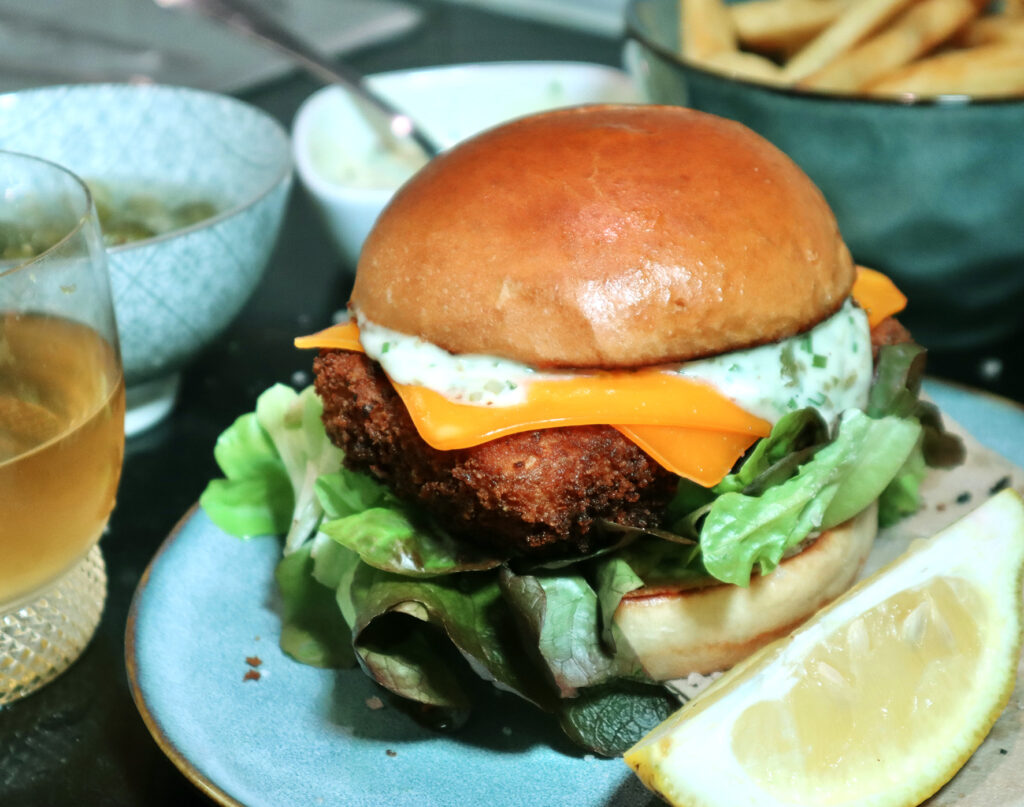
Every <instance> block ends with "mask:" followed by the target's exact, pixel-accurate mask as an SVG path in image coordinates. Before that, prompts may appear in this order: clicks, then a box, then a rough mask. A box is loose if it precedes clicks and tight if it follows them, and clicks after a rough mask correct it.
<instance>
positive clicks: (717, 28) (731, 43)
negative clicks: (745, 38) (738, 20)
mask: <svg viewBox="0 0 1024 807" xmlns="http://www.w3.org/2000/svg"><path fill="white" fill-rule="evenodd" d="M679 42H680V45H681V49H682V54H683V56H685V57H686V58H688V59H694V60H696V61H700V60H702V59H706V58H707V57H708V56H711V55H712V54H715V53H721V52H723V51H727V52H728V51H736V50H737V49H738V44H737V41H736V29H735V27H734V26H733V22H732V17H731V16H729V12H728V11H727V10H726V7H725V3H723V2H722V0H679Z"/></svg>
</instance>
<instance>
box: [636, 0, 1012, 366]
mask: <svg viewBox="0 0 1024 807" xmlns="http://www.w3.org/2000/svg"><path fill="white" fill-rule="evenodd" d="M996 2H997V3H998V5H997V6H991V7H990V6H989V5H988V0H739V1H738V2H731V3H730V2H723V0H631V1H630V3H629V6H628V8H627V16H626V20H627V22H626V25H627V36H628V42H627V45H626V51H625V62H626V65H627V68H628V69H629V71H630V72H631V73H632V74H633V75H634V78H635V79H636V80H637V81H638V83H639V84H640V85H641V86H642V87H643V89H644V90H645V92H646V94H647V95H648V97H649V98H650V99H651V100H652V101H654V102H657V103H669V104H679V105H683V106H689V107H693V108H695V109H701V110H704V111H707V112H712V113H714V114H717V115H722V116H723V117H727V118H732V119H734V120H738V121H740V122H741V123H744V124H746V125H747V126H749V127H750V128H752V129H754V130H755V131H757V132H759V133H760V134H762V135H764V136H765V137H767V138H768V139H769V140H771V141H772V142H774V143H775V145H777V146H779V148H781V149H782V150H783V151H785V152H786V153H787V154H789V155H790V156H791V157H792V158H793V159H794V160H795V161H796V162H797V163H798V164H799V165H800V166H801V167H802V168H803V169H804V170H805V171H806V172H807V173H808V174H809V175H810V177H811V178H812V179H813V180H814V181H815V182H816V183H817V184H818V186H819V187H820V188H821V190H822V191H823V193H824V194H825V196H826V197H827V199H828V201H829V204H830V205H831V206H832V208H833V210H834V211H835V213H836V216H837V218H838V220H839V225H840V228H841V229H842V232H843V236H844V238H845V240H846V242H847V243H848V244H849V246H850V248H851V250H852V251H853V254H854V257H855V259H856V260H857V261H858V262H860V263H861V264H864V265H868V266H873V267H875V268H878V269H880V270H882V271H885V272H886V273H888V274H889V275H890V276H891V277H893V279H895V280H896V281H897V283H899V285H900V286H901V287H902V288H903V289H904V291H905V292H907V294H908V296H909V297H910V299H911V300H912V301H913V304H912V306H911V307H910V308H909V309H908V310H907V312H906V314H905V317H904V321H905V322H906V323H907V324H908V325H909V326H910V327H911V329H912V330H913V331H914V335H915V337H917V338H918V340H919V341H921V342H923V343H925V344H928V345H930V346H932V347H937V348H946V347H956V346H969V345H978V344H983V343H985V342H989V341H993V340H995V339H998V338H1001V337H1004V336H1006V335H1007V334H1009V333H1011V332H1013V331H1015V330H1016V329H1018V328H1019V327H1020V326H1021V324H1022V323H1024V317H1022V316H1021V315H1020V309H1021V305H1022V304H1024V226H1021V212H1020V211H1022V210H1024V0H996Z"/></svg>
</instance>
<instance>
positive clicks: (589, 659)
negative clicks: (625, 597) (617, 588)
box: [500, 570, 619, 698]
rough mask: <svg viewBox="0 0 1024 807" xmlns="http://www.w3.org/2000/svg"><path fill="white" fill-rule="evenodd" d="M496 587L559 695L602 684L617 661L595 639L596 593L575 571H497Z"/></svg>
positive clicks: (597, 633)
mask: <svg viewBox="0 0 1024 807" xmlns="http://www.w3.org/2000/svg"><path fill="white" fill-rule="evenodd" d="M500 579H501V587H502V590H503V591H504V594H505V597H506V599H507V600H508V602H509V604H510V605H511V606H512V608H514V609H515V610H516V612H517V613H518V615H519V619H520V624H521V625H522V626H523V628H524V630H525V633H526V635H527V646H528V647H529V648H530V649H531V650H533V649H534V648H535V649H536V654H535V655H536V658H537V660H538V661H539V662H540V663H541V664H542V665H543V666H544V668H545V669H546V670H547V673H548V675H549V676H550V678H551V681H552V683H553V684H554V685H555V687H556V688H557V689H558V692H559V695H560V696H561V697H563V698H573V697H575V696H576V694H577V692H578V690H579V689H581V688H583V687H589V686H596V685H597V684H601V683H604V682H605V681H608V680H609V679H611V678H614V677H615V676H616V675H617V674H618V671H619V670H618V668H619V664H618V661H617V660H616V659H615V657H614V655H613V653H612V652H611V651H610V650H609V649H608V648H605V647H604V645H603V643H602V641H601V619H600V614H599V605H598V598H597V593H596V592H595V591H594V589H593V588H591V587H590V584H589V583H588V582H587V581H586V579H584V578H583V577H582V576H581V575H579V574H574V575H569V574H537V575H517V574H513V573H512V572H510V571H507V570H506V571H504V572H503V573H502V574H501V578H500Z"/></svg>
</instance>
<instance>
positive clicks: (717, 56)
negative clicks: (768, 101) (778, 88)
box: [702, 50, 782, 84]
mask: <svg viewBox="0 0 1024 807" xmlns="http://www.w3.org/2000/svg"><path fill="white" fill-rule="evenodd" d="M702 64H703V65H705V66H706V67H708V68H709V69H711V70H715V71H716V72H719V73H725V74H726V75H729V76H735V77H736V78H745V79H751V80H753V81H760V82H762V83H764V84H781V83H782V75H781V73H782V70H781V69H780V68H779V66H778V65H777V64H775V62H773V61H772V60H771V59H768V58H766V57H764V56H760V55H758V54H756V53H747V52H746V51H739V50H734V51H720V52H718V53H713V54H711V55H710V56H708V57H706V58H705V59H703V61H702Z"/></svg>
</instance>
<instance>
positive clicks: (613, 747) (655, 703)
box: [559, 680, 700, 764]
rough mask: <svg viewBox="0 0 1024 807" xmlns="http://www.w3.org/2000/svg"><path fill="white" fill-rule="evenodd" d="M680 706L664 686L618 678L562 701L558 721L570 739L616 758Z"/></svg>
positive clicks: (697, 762)
mask: <svg viewBox="0 0 1024 807" xmlns="http://www.w3.org/2000/svg"><path fill="white" fill-rule="evenodd" d="M679 707H680V703H679V700H678V698H676V697H675V696H674V695H672V694H671V693H670V692H669V691H668V690H667V689H666V688H665V687H662V686H658V685H652V684H643V683H639V682H635V681H621V680H620V681H615V682H612V683H609V684H606V685H605V686H601V687H596V688H594V689H591V690H586V691H584V692H582V693H581V694H580V695H579V697H576V698H573V699H571V700H565V701H562V702H561V709H560V711H559V722H560V723H561V726H562V730H563V731H564V732H565V733H566V734H567V735H568V737H569V739H571V740H572V741H573V742H575V743H577V744H579V745H582V746H584V747H585V748H589V749H591V750H592V751H594V752H595V753H598V754H601V755H602V756H606V757H615V756H620V755H621V754H622V753H623V752H625V751H626V750H627V749H629V748H630V747H632V746H633V745H634V744H635V743H636V742H637V741H638V740H639V739H640V738H641V737H643V736H644V735H645V734H647V732H649V731H650V730H651V729H653V728H654V727H655V726H657V725H658V724H659V723H661V722H662V721H663V720H665V719H666V718H668V716H669V715H671V714H672V713H673V712H674V711H675V710H676V709H678V708H679ZM694 764H700V761H699V760H695V761H694Z"/></svg>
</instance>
